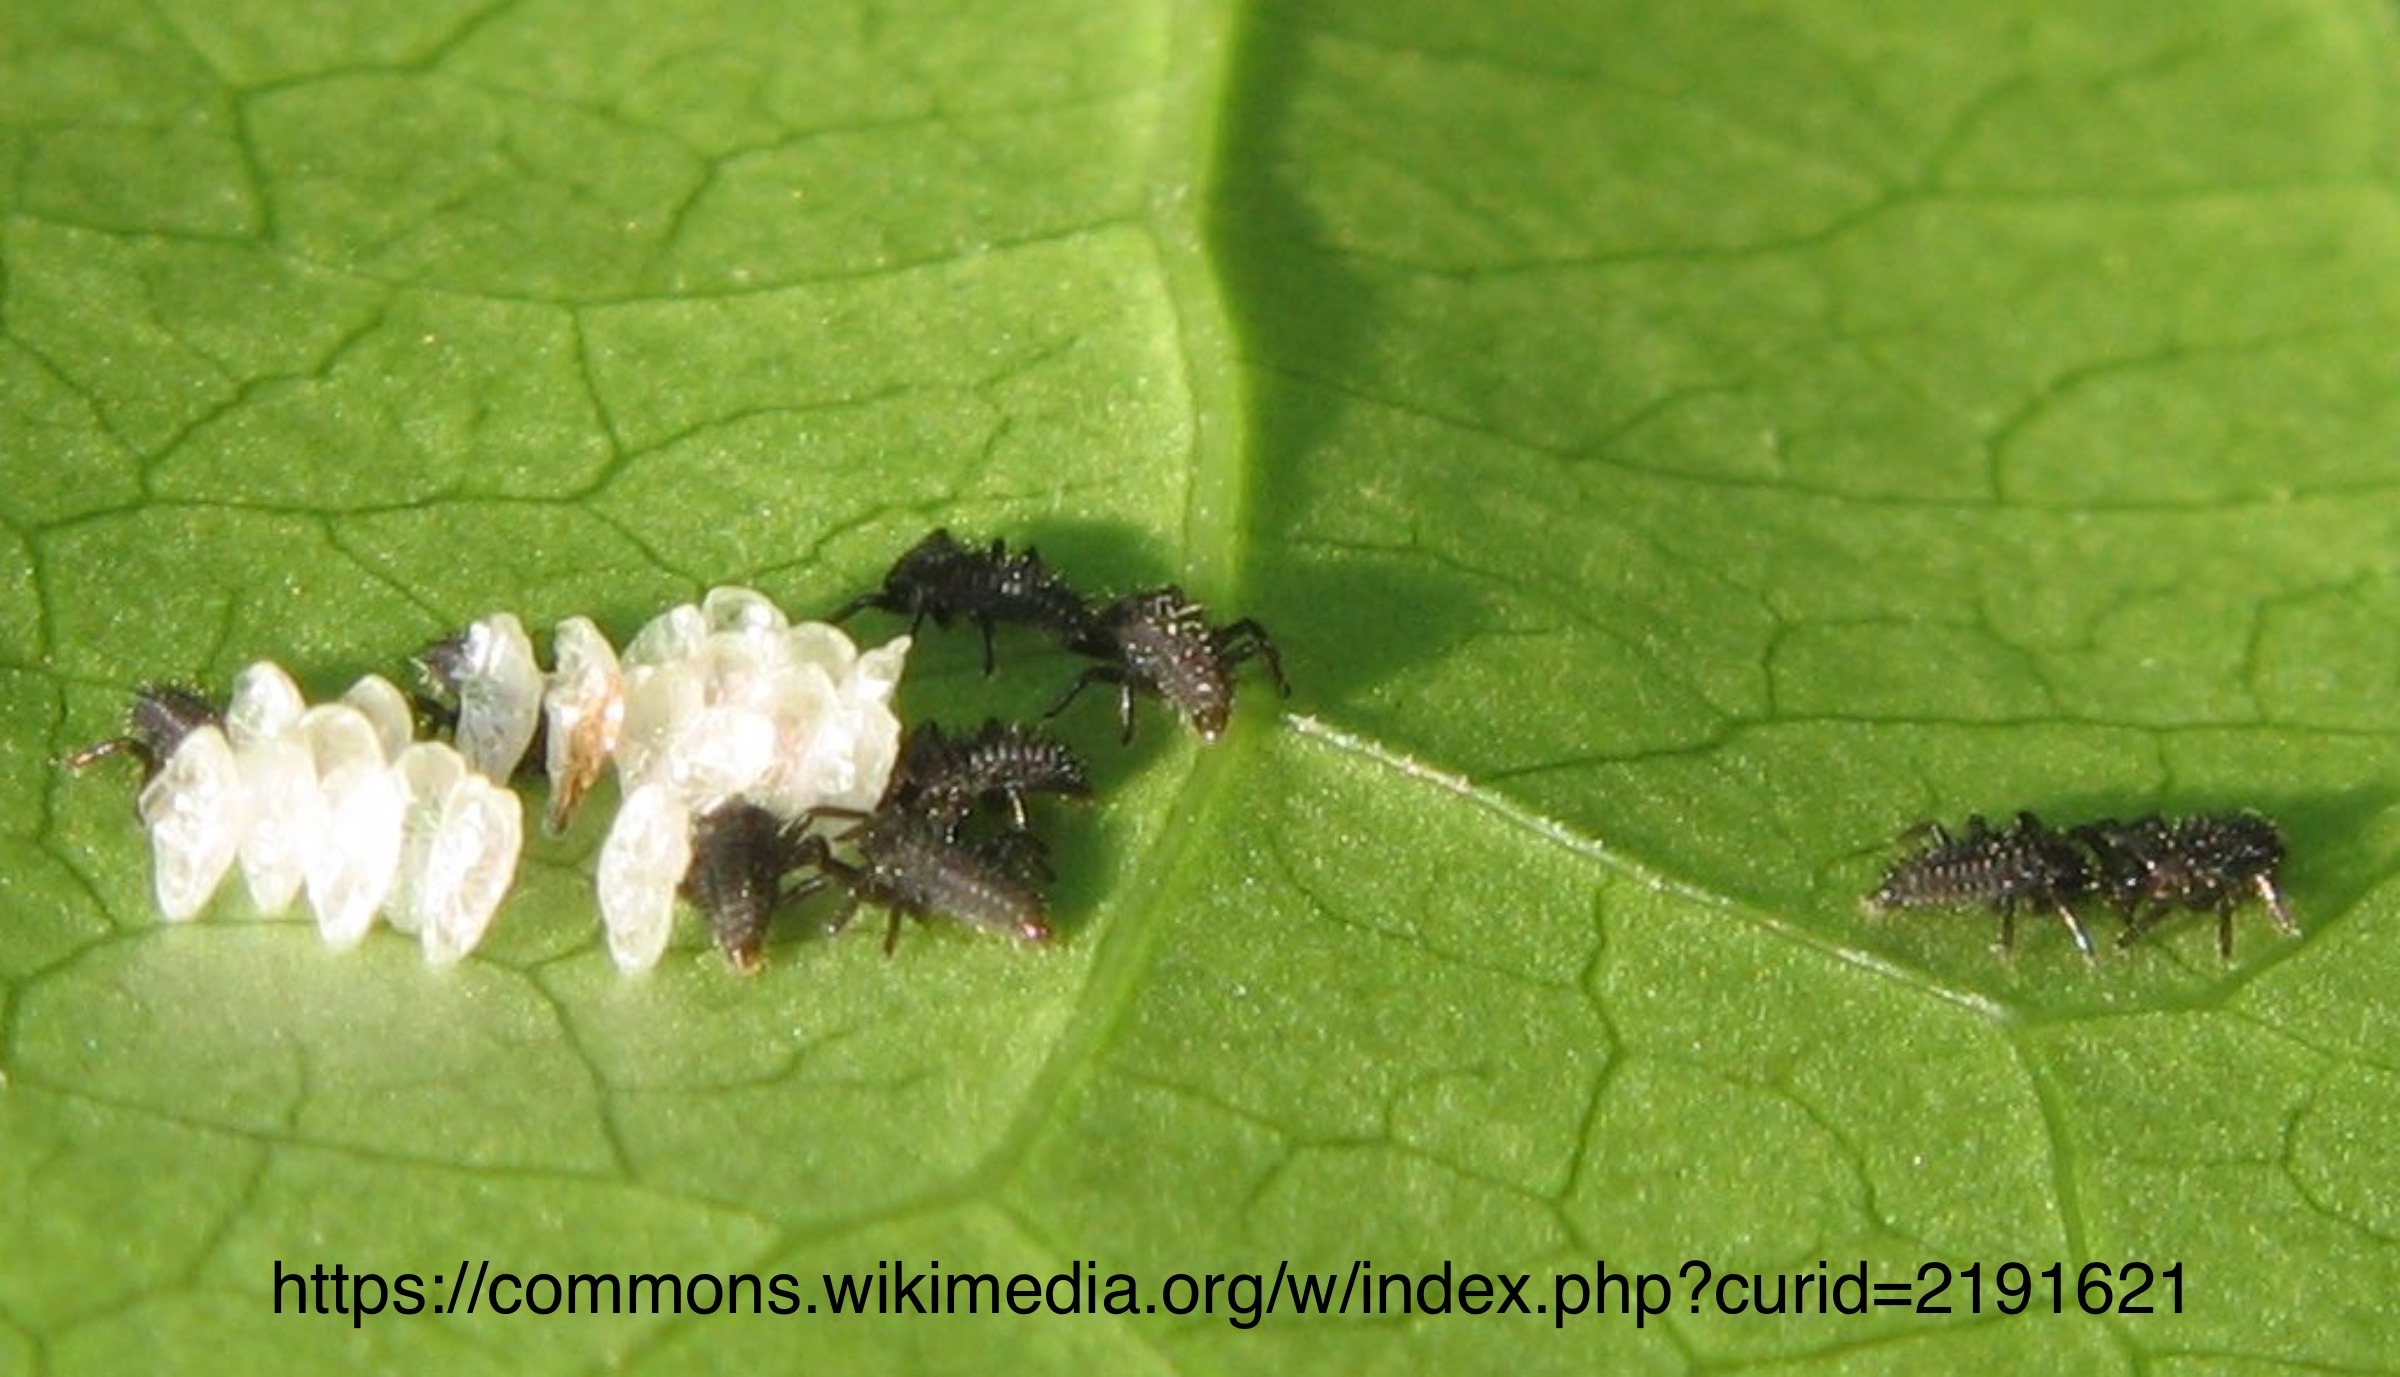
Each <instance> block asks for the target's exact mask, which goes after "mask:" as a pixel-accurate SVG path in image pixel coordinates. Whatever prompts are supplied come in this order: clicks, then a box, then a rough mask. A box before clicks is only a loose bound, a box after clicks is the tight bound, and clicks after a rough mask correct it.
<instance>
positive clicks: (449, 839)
mask: <svg viewBox="0 0 2400 1377" xmlns="http://www.w3.org/2000/svg"><path fill="white" fill-rule="evenodd" d="M412 727H413V723H412V721H411V718H410V714H409V707H408V701H407V700H406V699H405V698H403V697H402V696H401V694H400V690H399V689H397V688H395V687H393V686H392V684H391V682H390V681H389V680H387V679H383V678H381V677H378V676H374V675H369V676H368V677H367V678H364V679H361V680H359V681H358V683H357V684H355V685H353V686H352V687H351V689H350V691H349V692H348V693H347V694H344V695H343V697H342V699H341V700H340V701H338V702H333V703H320V704H317V705H315V706H313V707H312V706H309V705H308V704H307V703H305V702H303V701H302V699H301V697H300V690H299V688H298V687H297V686H295V685H294V684H293V683H292V678H291V676H290V675H288V674H286V673H284V671H283V670H282V669H281V668H280V667H278V666H276V665H273V664H267V663H260V664H254V665H252V666H250V667H249V668H248V669H245V670H243V671H242V673H241V675H240V677H238V678H237V679H235V681H234V686H233V696H232V698H231V700H230V701H229V702H228V703H227V705H226V709H225V714H224V720H223V722H222V724H221V725H220V724H219V723H215V722H208V723H202V724H199V725H197V726H194V727H193V728H192V729H191V730H190V731H188V732H186V733H185V734H184V736H183V738H182V740H180V741H179V742H177V743H176V745H175V748H174V750H173V752H172V753H171V754H170V755H169V756H168V757H167V759H166V761H165V763H164V765H163V767H162V768H161V769H160V770H159V771H158V773H157V775H156V776H155V777H153V778H152V779H151V780H150V782H149V783H148V784H146V785H144V786H143V789H142V793H141V799H140V805H139V806H140V810H141V815H142V821H143V823H144V824H145V825H146V826H147V827H148V829H149V832H150V846H151V851H152V855H153V857H154V861H155V871H156V873H155V875H154V888H155V889H156V892H157V895H158V906H159V911H160V912H161V913H162V914H163V915H164V916H166V917H167V918H168V919H170V920H172V921H178V922H180V921H182V920H184V919H187V918H191V917H193V916H195V915H197V914H198V913H199V912H200V910H201V909H203V908H205V907H207V905H208V901H209V899H210V898H211V897H212V896H214V895H215V893H216V891H217V889H218V887H219V886H220V885H221V884H222V883H223V881H224V878H225V875H226V873H227V872H228V871H229V870H231V869H232V868H233V865H234V863H235V861H236V860H237V859H238V860H239V862H240V864H241V870H242V881H243V884H244V886H245V887H246V888H247V889H248V890H249V892H250V901H251V903H252V904H253V905H254V906H256V907H257V909H258V910H259V911H260V912H261V913H266V914H280V913H283V912H284V911H286V910H287V909H289V908H290V907H291V906H292V903H293V901H294V900H295V899H296V898H298V897H299V895H300V893H301V892H302V891H303V890H306V892H307V894H308V902H309V907H310V908H311V909H312V910H313V911H314V912H315V914H316V918H317V929H318V931H319V932H320V933H322V934H323V935H324V938H325V940H326V941H327V942H328V943H330V944H332V945H334V946H343V947H347V946H353V945H356V944H357V943H358V942H359V941H360V940H361V939H363V938H364V937H365V936H366V935H367V930H368V929H369V928H370V927H372V926H373V925H374V922H375V918H376V915H377V914H378V913H380V914H382V915H383V917H384V918H385V919H386V921H388V922H390V923H391V925H392V926H393V927H394V928H396V929H398V930H400V931H402V932H413V933H416V934H418V936H419V937H420V938H421V940H422V941H423V942H424V944H425V956H426V959H427V960H430V961H435V962H448V961H455V960H457V959H458V958H460V957H462V956H464V955H466V954H467V953H468V952H470V951H472V950H474V949H475V945H476V944H477V943H478V942H480V941H482V940H483V933H484V929H485V928H486V927H488V926H489V925H490V923H491V919H492V913H493V911H494V910H496V909H497V908H498V907H499V906H500V900H501V898H502V896H504V895H505V894H506V893H507V892H508V886H509V883H510V881H511V880H512V879H514V878H515V875H516V869H517V851H518V848H519V847H520V845H521V844H522V842H523V840H524V815H523V808H522V807H521V805H519V803H518V802H517V797H516V795H515V794H514V793H512V792H510V791H509V789H508V788H507V786H506V785H505V784H496V783H494V782H493V781H491V780H489V779H486V778H485V777H484V776H482V775H480V774H478V773H476V772H475V771H474V770H472V769H471V768H469V765H468V762H467V760H466V759H465V757H463V756H462V755H461V754H460V753H459V752H458V751H457V750H456V749H454V748H453V747H451V746H450V745H448V744H446V743H443V742H439V741H415V740H411V737H412V736H413V734H414V733H413V731H412Z"/></svg>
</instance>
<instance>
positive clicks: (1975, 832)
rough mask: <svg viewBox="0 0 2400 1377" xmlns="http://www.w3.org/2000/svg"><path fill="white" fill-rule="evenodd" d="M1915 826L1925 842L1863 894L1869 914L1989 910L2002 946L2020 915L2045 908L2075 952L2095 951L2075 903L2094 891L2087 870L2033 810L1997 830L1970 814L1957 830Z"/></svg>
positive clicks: (2071, 845) (2068, 842)
mask: <svg viewBox="0 0 2400 1377" xmlns="http://www.w3.org/2000/svg"><path fill="white" fill-rule="evenodd" d="M1916 830H1917V831H1919V832H1920V833H1922V834H1923V835H1924V837H1925V838H1926V841H1925V845H1924V846H1923V847H1922V848H1921V849H1919V850H1918V851H1916V852H1915V853H1914V854H1911V855H1908V856H1904V857H1902V858H1901V859H1900V860H1898V861H1896V862H1894V863H1893V865H1892V867H1891V869H1890V870H1889V871H1888V872H1886V874H1885V875H1884V879H1883V883H1882V884H1880V885H1878V886H1876V888H1875V891H1874V892H1873V893H1871V894H1869V895H1868V896H1867V900H1866V905H1867V910H1868V911H1869V912H1871V913H1881V912H1886V911H1888V910H1892V909H1903V908H1946V907H1979V908H1985V909H1989V910H1991V911H1992V912H1994V913H1996V914H1998V915H1999V918H2000V946H2001V948H2002V950H2007V949H2009V948H2011V947H2013V946H2014V945H2015V943H2016V918H2017V914H2018V912H2019V911H2020V910H2024V909H2029V908H2044V909H2048V910H2050V911H2051V912H2053V913H2056V914H2057V915H2058V918H2059V921H2060V922H2062V923H2064V924H2066V926H2067V931H2068V933H2069V934H2071V935H2072V936H2073V937H2074V939H2075V946H2076V949H2077V950H2079V951H2081V952H2082V953H2083V954H2084V955H2085V956H2087V957H2088V956H2091V955H2092V954H2093V951H2092V938H2091V934H2090V933H2088V932H2086V931H2085V930H2084V926H2083V920H2082V919H2080V918H2078V917H2076V916H2075V908H2074V906H2075V904H2077V903H2078V902H2080V901H2081V900H2083V899H2085V898H2087V897H2089V895H2090V894H2091V891H2092V876H2091V870H2090V866H2089V865H2088V863H2087V862H2086V860H2085V857H2084V854H2083V852H2082V850H2081V849H2080V848H2079V847H2078V846H2077V845H2076V844H2075V842H2074V840H2073V839H2072V838H2070V837H2069V836H2067V835H2065V834H2063V833H2060V832H2057V831H2054V830H2052V829H2051V828H2050V827H2049V826H2048V825H2046V824H2045V823H2043V821H2042V820H2041V819H2040V818H2038V817H2035V816H2034V815H2033V814H2031V813H2019V814H2017V820H2016V822H2015V824H2014V825H2013V826H2010V827H2006V828H1995V827H1993V826H1991V825H1990V824H1989V823H1987V822H1985V821H1984V819H1983V817H1982V815H1981V814H1975V815H1971V816H1969V817H1968V819H1967V822H1966V826H1965V827H1963V828H1961V829H1960V830H1959V831H1957V832H1955V833H1953V832H1951V831H1950V830H1949V829H1947V828H1945V827H1943V826H1942V825H1941V824H1940V823H1938V822H1928V823H1925V824H1922V825H1921V826H1920V827H1919V828H1918V829H1916Z"/></svg>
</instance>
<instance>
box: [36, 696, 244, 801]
mask: <svg viewBox="0 0 2400 1377" xmlns="http://www.w3.org/2000/svg"><path fill="white" fill-rule="evenodd" d="M224 722H225V714H224V712H223V711H222V710H221V709H219V708H218V707H217V705H216V704H215V703H212V702H210V701H209V700H208V699H207V698H206V697H205V696H203V695H202V694H201V692H200V691H199V690H198V689H194V688H186V687H184V686H183V685H181V684H144V685H142V686H141V687H140V688H137V689H135V690H134V691H133V706H132V707H131V708H129V709H127V710H126V713H125V734H124V735H123V736H112V737H110V738H109V739H108V740H106V741H96V742H93V743H92V744H91V745H89V746H86V747H84V748H83V749H82V750H80V751H77V752H75V753H74V754H73V755H70V756H68V757H67V761H66V764H67V768H68V769H70V770H72V771H74V772H75V773H77V774H82V773H83V772H84V771H85V770H87V769H89V768H91V766H92V765H94V764H95V763H97V762H99V761H102V760H106V759H108V758H109V757H110V756H115V755H129V756H132V757H133V758H134V759H135V760H138V761H140V762H141V766H142V782H143V783H145V784H147V783H149V782H150V781H151V780H152V779H154V778H156V777H157V776H158V772H159V770H160V769H161V768H163V767H164V766H165V765H166V763H167V760H168V758H169V757H171V756H173V755H174V754H175V748H176V747H178V746H180V745H182V744H183V739H184V738H185V737H186V736H189V735H191V733H192V732H194V731H196V730H198V729H199V728H201V727H211V726H214V727H221V726H223V725H224Z"/></svg>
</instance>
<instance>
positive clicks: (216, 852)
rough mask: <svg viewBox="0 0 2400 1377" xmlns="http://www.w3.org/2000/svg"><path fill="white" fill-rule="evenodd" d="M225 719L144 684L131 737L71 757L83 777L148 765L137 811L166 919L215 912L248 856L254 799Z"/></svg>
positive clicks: (209, 706)
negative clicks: (104, 764) (243, 855)
mask: <svg viewBox="0 0 2400 1377" xmlns="http://www.w3.org/2000/svg"><path fill="white" fill-rule="evenodd" d="M224 721H225V719H224V714H223V713H222V712H221V711H220V710H219V709H218V708H217V706H216V705H215V704H214V703H211V702H210V701H208V700H207V699H206V698H204V697H202V696H201V695H200V694H199V693H198V692H196V691H194V690H191V689H186V688H179V687H176V686H173V685H164V684H145V685H143V686H142V687H141V688H139V689H137V690H135V691H134V695H133V707H132V709H131V710H130V711H129V712H128V713H127V714H126V734H125V735H123V736H119V737H112V738H110V739H109V740H106V741H102V742H98V743H96V744H94V745H91V746H87V747H85V748H84V749H82V750H80V751H77V752H75V753H74V754H73V755H71V756H69V757H67V767H68V768H69V769H71V770H74V771H75V772H77V773H78V774H80V773H82V772H83V771H84V770H85V769H87V768H88V767H90V766H91V765H92V764H93V763H94V762H95V761H99V760H103V759H106V758H108V757H110V756H114V755H130V756H132V757H133V758H135V759H136V760H139V761H140V762H141V765H142V790H141V793H140V795H139V796H138V797H137V799H136V802H135V811H136V812H137V813H138V814H139V816H140V817H141V820H142V826H143V828H144V830H146V831H147V832H148V833H149V836H150V853H151V888H152V891H153V892H154V894H155V895H156V897H157V899H158V911H159V914H160V916H161V917H164V918H165V919H166V920H167V921H169V922H173V923H180V922H183V921H184V920H186V919H188V918H191V917H193V916H195V915H196V914H198V913H199V912H200V910H201V909H203V908H205V907H207V906H208V901H209V898H210V896H212V895H214V894H215V893H216V892H217V886H218V885H219V884H221V883H223V881H224V879H225V874H226V872H227V871H229V870H231V869H232V868H233V861H234V856H235V854H236V853H237V852H239V851H240V850H241V844H242V832H243V828H244V825H245V823H246V822H247V817H246V810H247V807H248V796H247V795H246V794H245V793H244V791H243V788H242V774H241V768H240V766H238V765H236V764H235V763H234V759H233V745H232V743H231V742H229V741H227V740H226V739H225V728H224Z"/></svg>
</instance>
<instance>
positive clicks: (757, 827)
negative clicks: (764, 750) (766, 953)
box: [683, 800, 799, 972]
mask: <svg viewBox="0 0 2400 1377" xmlns="http://www.w3.org/2000/svg"><path fill="white" fill-rule="evenodd" d="M691 846H692V860H691V865H690V867H689V868H688V869H687V870H685V872H684V876H683V893H684V896H685V897H686V898H688V899H690V900H691V901H692V902H693V903H694V904H696V905H698V906H699V908H700V911H701V912H702V913H705V914H707V915H708V929H709V935H710V936H711V937H713V938H714V939H715V940H716V944H717V950H719V951H721V952H723V953H725V959H726V960H728V961H730V962H732V963H733V967H734V969H735V970H738V971H743V972H749V971H755V970H757V969H758V968H759V966H760V964H761V962H762V960H763V957H762V955H761V953H762V951H763V949H764V948H765V946H766V940H767V924H768V922H769V921H770V920H771V919H773V918H774V916H775V910H776V908H777V907H778V906H779V905H780V904H781V903H782V901H783V881H784V877H785V876H787V875H789V874H791V873H792V870H793V868H794V867H795V866H796V865H797V864H798V862H799V846H798V843H797V842H796V841H795V840H794V839H793V837H792V835H791V832H790V828H789V825H788V824H787V823H786V822H785V820H784V819H782V818H779V817H777V816H775V815H774V814H773V813H770V812H768V811H767V810H766V809H764V808H761V807H759V806H758V805H757V804H755V803H745V802H741V801H739V800H736V801H734V802H731V803H724V804H720V805H718V806H717V807H715V808H712V809H710V810H709V811H708V812H706V813H703V814H701V815H700V817H699V818H698V819H697V820H696V821H695V822H694V823H693V824H692V843H691Z"/></svg>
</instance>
